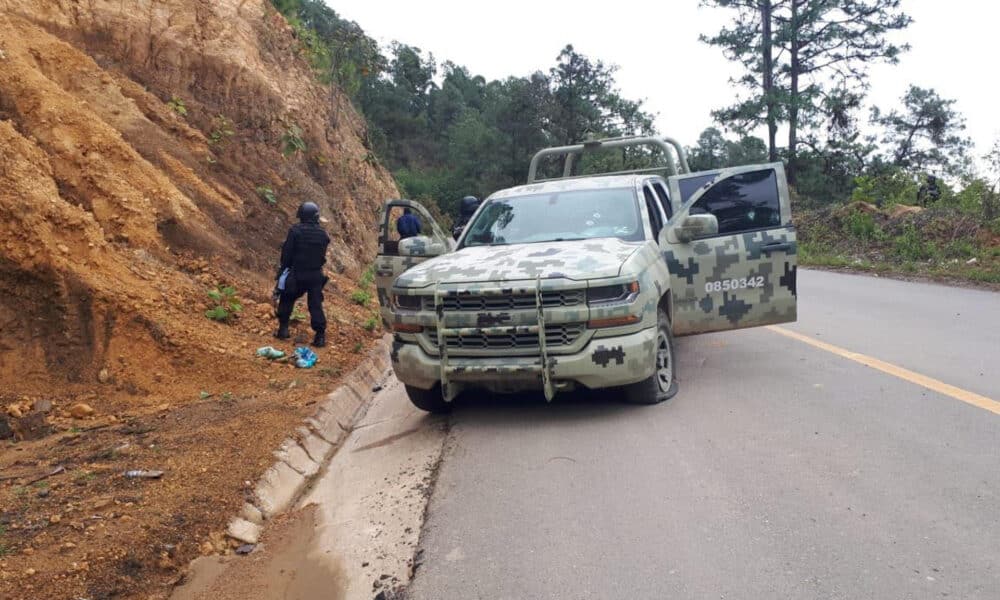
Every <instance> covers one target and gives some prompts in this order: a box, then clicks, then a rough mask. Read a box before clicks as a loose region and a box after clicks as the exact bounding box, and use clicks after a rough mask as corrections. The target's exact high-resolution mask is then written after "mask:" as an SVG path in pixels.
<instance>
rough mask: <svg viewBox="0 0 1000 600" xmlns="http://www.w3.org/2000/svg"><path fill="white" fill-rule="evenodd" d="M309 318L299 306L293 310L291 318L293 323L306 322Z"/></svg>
mask: <svg viewBox="0 0 1000 600" xmlns="http://www.w3.org/2000/svg"><path fill="white" fill-rule="evenodd" d="M307 316H308V315H306V313H305V312H303V311H302V309H301V308H300V307H299V306H298V305H296V306H295V307H294V308H292V316H291V317H290V318H291V320H293V321H300V322H304V321H305V320H306V317H307Z"/></svg>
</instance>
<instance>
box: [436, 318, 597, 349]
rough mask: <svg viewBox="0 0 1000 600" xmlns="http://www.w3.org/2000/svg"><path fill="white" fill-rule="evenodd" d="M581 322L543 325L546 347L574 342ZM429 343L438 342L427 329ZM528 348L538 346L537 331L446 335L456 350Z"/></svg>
mask: <svg viewBox="0 0 1000 600" xmlns="http://www.w3.org/2000/svg"><path fill="white" fill-rule="evenodd" d="M585 329H586V326H585V324H583V323H563V324H560V325H546V326H545V345H546V347H550V346H551V347H555V346H569V345H570V344H572V343H573V342H575V341H576V340H577V339H578V338H579V337H580V336H581V335H582V334H583V332H584V331H585ZM428 337H429V338H430V341H431V344H432V345H434V347H437V346H438V344H439V341H438V336H437V332H436V331H434V330H430V331H428ZM510 348H513V349H530V348H538V334H537V333H504V334H495V335H494V334H491V335H484V334H482V333H475V334H472V335H463V336H448V349H449V350H450V349H456V350H494V349H496V350H502V349H510Z"/></svg>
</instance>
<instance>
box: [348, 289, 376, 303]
mask: <svg viewBox="0 0 1000 600" xmlns="http://www.w3.org/2000/svg"><path fill="white" fill-rule="evenodd" d="M371 301H372V294H371V292H367V291H365V290H354V291H353V292H351V302H353V303H355V304H360V305H361V306H368V304H369V303H370V302H371Z"/></svg>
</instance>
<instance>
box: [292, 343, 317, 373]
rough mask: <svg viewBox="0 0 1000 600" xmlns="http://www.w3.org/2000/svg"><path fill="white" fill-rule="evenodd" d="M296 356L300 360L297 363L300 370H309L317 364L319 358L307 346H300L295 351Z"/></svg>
mask: <svg viewBox="0 0 1000 600" xmlns="http://www.w3.org/2000/svg"><path fill="white" fill-rule="evenodd" d="M295 356H297V357H298V359H297V360H296V361H295V366H296V367H298V368H300V369H308V368H310V367H312V366H313V365H315V364H316V360H317V359H318V358H319V357H318V356H316V353H315V352H313V351H312V350H310V349H309V348H306V347H305V346H299V347H298V348H296V349H295Z"/></svg>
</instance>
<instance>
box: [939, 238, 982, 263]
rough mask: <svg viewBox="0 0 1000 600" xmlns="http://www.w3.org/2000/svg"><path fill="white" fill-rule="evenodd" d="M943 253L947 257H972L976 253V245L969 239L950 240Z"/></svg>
mask: <svg viewBox="0 0 1000 600" xmlns="http://www.w3.org/2000/svg"><path fill="white" fill-rule="evenodd" d="M941 251H942V253H943V254H944V256H945V257H947V258H972V257H973V256H975V255H976V245H975V244H974V243H972V241H971V240H968V239H958V240H954V241H952V242H949V243H948V244H947V245H946V246H945V247H944V248H942V250H941Z"/></svg>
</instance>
